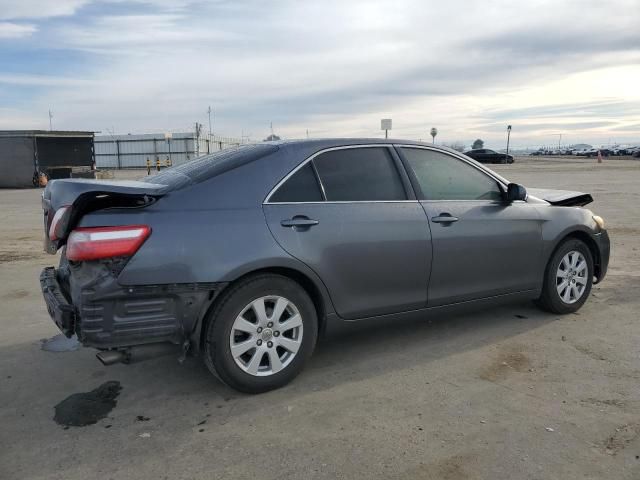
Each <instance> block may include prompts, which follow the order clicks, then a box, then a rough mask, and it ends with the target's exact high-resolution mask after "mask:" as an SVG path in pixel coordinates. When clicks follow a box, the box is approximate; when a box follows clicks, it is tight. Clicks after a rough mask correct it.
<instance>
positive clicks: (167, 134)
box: [164, 132, 173, 165]
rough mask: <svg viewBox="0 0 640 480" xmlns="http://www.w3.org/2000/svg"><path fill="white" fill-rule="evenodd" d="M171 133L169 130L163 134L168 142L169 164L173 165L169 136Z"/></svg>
mask: <svg viewBox="0 0 640 480" xmlns="http://www.w3.org/2000/svg"><path fill="white" fill-rule="evenodd" d="M172 136H173V135H172V134H171V132H167V133H165V134H164V138H165V140H166V141H167V143H168V144H169V164H170V165H173V162H172V161H171V137H172Z"/></svg>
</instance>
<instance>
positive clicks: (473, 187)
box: [398, 147, 542, 306]
mask: <svg viewBox="0 0 640 480" xmlns="http://www.w3.org/2000/svg"><path fill="white" fill-rule="evenodd" d="M398 150H399V153H400V155H401V156H402V158H403V161H404V162H405V165H406V166H407V170H408V172H409V174H410V176H411V179H412V182H414V187H415V189H416V193H417V195H418V198H419V199H420V203H421V205H422V206H423V208H424V210H425V213H426V214H427V217H428V218H429V222H430V224H431V235H432V245H433V260H432V267H431V278H430V282H429V300H428V305H429V306H437V305H445V304H449V303H456V302H461V301H466V300H474V299H479V298H485V297H490V296H494V295H501V294H507V293H513V292H520V291H526V290H531V289H535V288H537V287H539V285H540V282H541V280H542V268H541V265H542V257H541V256H542V238H541V222H542V220H541V219H540V216H539V214H538V211H537V210H536V208H535V207H534V206H533V205H530V204H528V203H526V202H523V201H515V202H512V203H510V204H508V203H506V202H505V201H504V200H503V198H504V193H503V192H504V190H503V188H504V185H502V186H501V183H500V182H499V181H498V180H497V179H496V178H494V177H493V176H491V175H489V173H488V172H486V171H484V170H482V169H480V168H479V167H477V166H475V165H473V164H472V163H470V162H467V161H466V160H463V159H461V158H458V157H456V156H453V155H450V154H448V153H445V152H442V151H437V150H433V149H429V148H416V147H400V148H399V149H398Z"/></svg>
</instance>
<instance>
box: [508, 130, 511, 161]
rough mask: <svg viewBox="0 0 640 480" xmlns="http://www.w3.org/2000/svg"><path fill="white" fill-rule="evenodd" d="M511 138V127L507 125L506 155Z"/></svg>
mask: <svg viewBox="0 0 640 480" xmlns="http://www.w3.org/2000/svg"><path fill="white" fill-rule="evenodd" d="M510 138H511V125H507V155H509V139H510Z"/></svg>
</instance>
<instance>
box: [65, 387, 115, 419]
mask: <svg viewBox="0 0 640 480" xmlns="http://www.w3.org/2000/svg"><path fill="white" fill-rule="evenodd" d="M121 390H122V386H121V385H120V382H116V381H110V382H105V383H103V384H102V385H100V386H99V387H98V388H96V389H95V390H91V391H90V392H85V393H74V394H73V395H70V396H68V397H67V398H65V399H64V400H63V401H61V402H60V403H59V404H57V405H56V406H55V415H54V417H53V419H54V420H55V421H56V423H58V424H60V425H64V426H65V427H84V426H86V425H93V424H94V423H97V422H98V420H102V419H103V418H105V417H106V416H107V415H109V413H110V412H111V410H113V409H114V407H115V406H116V404H117V403H118V402H117V401H116V398H118V395H120V391H121Z"/></svg>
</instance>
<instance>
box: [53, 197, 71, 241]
mask: <svg viewBox="0 0 640 480" xmlns="http://www.w3.org/2000/svg"><path fill="white" fill-rule="evenodd" d="M67 212H69V206H68V205H67V206H65V207H60V208H59V209H58V210H57V211H56V213H55V215H54V216H53V220H51V225H50V226H49V240H51V241H55V240H58V239H59V238H61V237H62V235H64V232H63V230H64V229H65V228H66V224H67V219H68V216H67Z"/></svg>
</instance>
